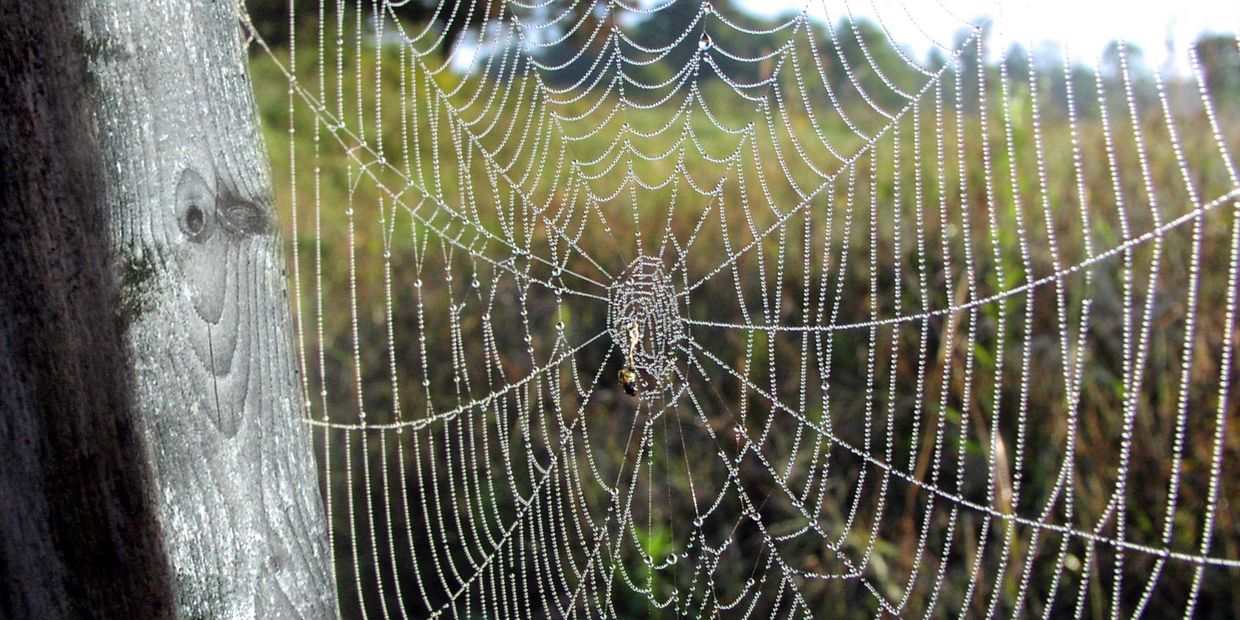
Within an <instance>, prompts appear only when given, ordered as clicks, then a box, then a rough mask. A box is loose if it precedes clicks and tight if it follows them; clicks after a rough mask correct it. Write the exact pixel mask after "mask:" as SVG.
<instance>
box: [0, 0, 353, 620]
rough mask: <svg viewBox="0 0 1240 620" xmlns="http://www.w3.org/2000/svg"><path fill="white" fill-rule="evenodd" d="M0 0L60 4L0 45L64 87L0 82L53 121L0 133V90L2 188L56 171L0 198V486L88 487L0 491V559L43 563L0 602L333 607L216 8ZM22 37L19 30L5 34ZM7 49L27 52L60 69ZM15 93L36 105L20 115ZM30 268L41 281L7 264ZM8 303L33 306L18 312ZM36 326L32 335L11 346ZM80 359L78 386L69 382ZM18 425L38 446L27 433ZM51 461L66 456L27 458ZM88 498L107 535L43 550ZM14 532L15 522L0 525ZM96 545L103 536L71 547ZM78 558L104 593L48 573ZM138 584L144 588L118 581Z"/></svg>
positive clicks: (286, 333)
mask: <svg viewBox="0 0 1240 620" xmlns="http://www.w3.org/2000/svg"><path fill="white" fill-rule="evenodd" d="M3 11H4V17H5V19H4V23H5V28H6V29H8V28H9V23H10V19H9V15H8V14H10V13H11V14H13V15H15V16H18V17H20V18H21V19H24V20H26V21H28V22H29V23H31V24H35V23H36V22H37V20H38V19H43V18H46V16H47V15H48V14H54V15H55V17H57V18H58V19H59V20H60V21H59V22H58V23H59V24H60V26H59V28H60V29H61V30H60V31H58V32H34V31H32V32H31V33H29V34H28V35H27V39H29V40H28V41H17V40H16V39H15V38H14V39H10V36H9V35H8V34H7V33H6V34H5V35H4V37H5V38H4V48H3V51H4V53H5V54H6V55H9V56H13V57H15V58H18V59H19V60H21V58H25V60H26V61H27V62H28V63H32V64H33V65H34V66H37V67H39V68H37V69H36V71H57V70H59V71H62V72H63V74H62V76H61V77H60V78H58V79H57V80H56V82H57V83H58V84H59V83H60V82H64V84H61V86H63V87H64V88H65V89H66V90H65V92H64V93H55V92H54V93H44V95H46V96H43V98H42V100H40V101H39V102H34V103H23V102H21V101H19V99H20V97H21V96H23V94H22V93H12V94H10V93H5V94H4V95H3V96H2V97H3V101H5V104H6V106H7V105H9V104H10V103H13V102H16V103H13V105H14V106H16V107H21V105H25V107H22V108H21V110H19V112H22V111H24V113H26V114H35V115H36V116H38V117H39V118H38V119H36V120H38V121H40V122H41V123H42V124H43V125H49V124H54V123H56V122H64V123H66V126H64V127H60V128H52V129H59V130H60V131H61V134H56V135H59V136H60V142H59V143H56V144H48V145H44V146H42V147H40V148H41V150H40V151H37V152H35V151H32V150H31V148H30V147H31V145H29V144H25V143H22V140H26V139H31V138H30V136H27V135H20V134H18V133H14V132H13V131H12V127H15V126H16V127H25V125H23V122H24V121H26V120H27V119H25V118H22V117H21V116H20V114H17V115H12V116H11V115H10V114H9V111H8V110H5V117H6V118H5V120H4V122H3V126H4V127H5V130H6V132H8V133H6V134H5V135H4V140H5V144H4V146H5V147H6V148H12V149H13V152H14V155H12V156H11V157H9V156H6V159H5V162H6V171H5V174H6V175H7V174H8V172H7V166H8V165H9V162H10V161H19V160H20V162H21V165H22V166H25V169H26V170H28V175H27V177H25V180H24V182H25V183H26V184H27V185H26V186H21V187H19V188H18V189H19V190H21V189H24V190H26V193H27V194H38V193H39V192H40V191H47V187H44V186H45V185H56V184H62V185H63V186H64V187H63V189H64V190H65V191H64V192H61V193H59V194H55V195H49V196H46V197H43V200H44V202H45V203H46V204H35V203H30V204H28V205H26V206H24V207H23V208H21V209H18V210H17V212H16V213H18V214H19V215H21V216H22V217H16V218H10V217H9V215H8V213H7V211H8V207H7V206H6V214H5V216H4V217H0V240H2V241H3V242H4V243H5V244H6V245H5V248H4V250H3V251H0V256H2V260H3V261H4V262H3V263H0V266H3V268H4V270H5V271H4V272H0V276H2V277H0V297H3V298H5V299H4V300H3V301H2V302H0V306H3V307H0V318H2V319H3V321H4V322H3V323H0V325H2V326H3V329H0V375H3V376H0V381H4V383H5V384H7V386H6V387H0V403H3V404H4V405H5V406H6V407H8V406H10V403H13V405H15V406H16V407H18V410H19V412H25V413H24V415H25V416H26V418H24V421H22V420H19V419H18V418H17V417H15V416H11V415H7V414H6V416H5V420H6V423H5V424H4V425H3V426H2V427H0V444H2V445H0V449H3V448H4V447H7V446H14V453H13V454H9V453H8V452H7V451H6V453H5V454H2V455H0V464H3V466H4V469H3V470H0V493H5V492H8V491H13V490H15V489H16V490H18V491H20V490H21V489H20V488H19V487H21V485H22V484H23V483H25V482H27V481H30V483H31V484H33V485H35V486H36V487H37V488H38V489H42V493H43V494H44V496H47V497H50V496H49V495H48V494H49V493H52V492H53V491H57V488H56V487H57V485H78V486H81V487H83V488H86V487H89V489H86V490H90V489H94V491H93V493H94V494H93V495H91V496H90V497H91V498H93V499H94V500H95V501H97V502H98V503H99V506H96V507H93V508H91V509H89V510H87V512H84V513H83V514H82V515H78V516H75V517H73V518H72V519H70V518H67V517H64V516H63V515H61V516H59V517H58V516H57V513H58V511H60V510H61V509H63V508H69V509H71V510H77V509H78V508H79V507H76V506H68V505H64V506H62V505H57V504H56V503H55V501H53V500H55V497H53V498H52V499H51V500H49V499H47V497H44V499H43V500H39V497H38V495H39V491H35V492H33V494H31V493H27V494H26V495H31V496H32V497H33V499H31V500H30V501H31V502H33V503H31V505H30V507H29V510H27V511H25V512H22V511H19V510H18V509H17V508H15V506H18V504H15V503H14V502H10V501H7V500H0V528H4V529H5V531H4V532H3V533H0V536H3V539H2V540H3V541H4V543H3V544H0V554H3V555H2V556H0V566H4V567H6V568H7V567H9V566H13V565H16V564H29V563H31V562H36V563H37V562H40V561H42V560H41V558H46V559H47V561H48V562H50V563H49V564H46V565H45V566H38V567H29V566H27V567H26V570H27V571H29V572H28V573H27V574H29V575H31V580H32V582H33V581H39V580H40V578H41V577H40V575H46V576H48V577H49V579H50V580H51V581H49V582H48V583H42V584H31V585H28V587H27V586H22V587H9V588H0V592H4V593H5V594H4V595H8V593H9V592H10V591H15V592H18V594H17V596H23V597H25V598H24V599H22V600H18V601H14V600H7V599H6V600H0V610H6V611H8V610H23V609H34V610H47V613H36V614H33V615H30V614H25V613H16V612H14V613H13V614H11V615H5V614H4V613H0V615H5V617H14V618H17V617H49V618H55V617H66V616H67V617H78V616H91V615H96V616H98V617H115V618H123V617H134V618H147V617H160V616H166V615H169V612H170V611H172V608H173V607H175V613H176V615H178V616H180V617H184V618H327V617H333V616H335V615H336V606H335V589H334V587H333V584H332V583H331V577H330V575H331V571H330V557H329V554H328V550H327V545H326V540H327V537H326V523H325V520H324V517H323V510H322V503H321V499H320V496H319V491H318V486H317V483H316V477H315V474H314V462H313V455H312V452H311V449H310V442H309V434H308V432H307V429H306V428H305V427H304V426H303V424H302V422H301V417H302V399H303V397H302V396H301V394H300V393H299V389H298V381H297V376H296V366H295V365H294V363H293V362H294V360H293V353H292V346H291V334H290V332H291V329H290V320H289V313H288V308H287V297H286V293H285V276H284V273H283V268H284V262H283V257H282V255H281V247H280V243H279V240H278V239H277V237H276V234H275V233H276V228H277V227H276V226H275V225H274V223H273V221H272V220H273V218H274V208H273V204H272V191H271V181H270V171H269V163H268V160H267V154H266V151H265V149H264V147H263V145H262V141H261V136H260V134H259V131H258V126H257V119H256V114H255V104H254V100H253V97H252V93H251V91H250V82H249V77H248V74H247V70H246V55H245V51H244V46H243V35H242V30H241V28H240V24H239V21H238V12H237V11H238V10H237V6H236V5H235V3H234V2H233V1H232V0H154V1H152V0H76V1H74V0H50V1H42V2H11V3H4V9H3ZM19 14H20V15H19ZM23 23H25V22H23ZM40 27H41V28H43V30H45V31H46V30H48V29H49V28H51V29H52V30H55V27H52V26H46V27H45V26H40ZM45 38H46V39H51V40H53V41H51V43H54V44H49V42H48V41H42V39H45ZM31 41H41V42H38V43H33V47H30V49H29V51H27V50H25V49H23V47H22V46H23V45H25V46H30V45H32V43H31ZM26 53H29V54H34V55H38V54H48V53H50V54H53V55H52V56H51V58H53V59H56V60H57V61H58V62H60V64H62V65H66V66H64V67H60V68H59V69H58V68H57V64H56V63H55V62H53V63H50V65H49V63H47V62H42V61H40V62H36V61H33V60H30V59H29V57H23V56H22V55H23V54H26ZM9 60H10V59H8V58H6V59H5V60H4V62H9ZM5 90H8V89H7V88H5ZM70 91H73V92H70ZM36 94H38V93H36ZM39 106H51V107H49V108H48V111H47V112H46V114H44V113H43V112H39V111H38V110H39ZM31 110H34V111H31ZM44 130H48V128H47V127H44V128H42V129H40V128H39V127H35V128H34V129H32V130H30V131H31V132H33V133H35V134H38V133H39V132H40V131H44ZM62 134H63V135H62ZM40 137H41V136H39V135H35V136H34V139H39V138H40ZM58 148H59V149H62V150H64V151H65V153H66V155H65V157H66V158H67V159H68V162H67V163H65V164H63V165H62V167H63V168H65V169H64V170H63V171H61V172H60V173H58V174H59V175H60V176H59V177H49V176H46V175H47V174H48V173H47V172H46V170H44V169H43V167H42V166H43V164H42V162H41V161H38V158H40V157H48V158H52V159H54V158H55V156H56V155H57V151H56V149H58ZM78 151H81V152H80V153H79V152H78ZM31 156H33V157H35V158H36V161H34V162H31V161H29V160H30V158H31ZM27 186H28V187H27ZM32 188H33V189H32ZM6 189H7V188H6ZM53 189H57V188H55V187H53ZM25 199H26V197H24V196H17V195H16V194H11V193H10V192H7V191H6V197H5V198H4V200H5V201H9V200H25ZM75 200H76V201H81V202H80V203H78V204H75V203H74V201H75ZM42 208H47V209H51V212H50V213H47V214H42V215H41V214H40V212H39V210H40V209H42ZM83 214H85V216H90V217H93V219H90V217H84V216H83ZM72 216H78V217H79V219H82V221H68V220H70V219H72ZM41 218H42V219H41ZM23 237H29V238H23ZM13 244H16V245H13ZM19 246H20V247H19ZM40 251H42V252H46V256H36V255H37V254H38V253H39V252H40ZM31 261H34V262H33V264H31ZM108 267H111V269H110V270H109V269H108ZM39 270H42V271H43V272H46V273H41V274H40V273H34V275H35V276H40V277H43V278H44V280H46V281H40V280H38V279H37V278H34V277H33V276H31V275H30V273H33V272H38V271H39ZM58 270H59V271H58ZM28 272H30V273H28ZM5 287H7V288H5ZM9 291H16V294H17V295H18V296H17V297H13V299H16V300H17V301H14V302H9V295H8V293H9ZM39 295H44V296H45V297H46V300H45V301H44V300H40V299H38V296H39ZM41 303H46V304H47V305H48V307H49V308H51V310H48V309H46V308H41V307H40V304H41ZM22 304H24V305H22ZM23 313H26V314H25V315H29V316H32V317H34V318H31V319H29V320H19V319H21V317H22V316H25V315H23ZM57 313H59V314H57ZM10 316H13V317H18V319H10V318H9V317H10ZM44 341H46V342H47V343H50V344H51V345H52V346H53V348H51V349H50V350H48V351H46V352H44V353H42V354H37V353H34V351H35V349H37V348H38V347H39V346H41V344H40V343H42V342H44ZM40 355H42V357H40ZM75 355H76V356H77V357H74V356H75ZM34 358H37V359H34ZM32 359H33V361H32ZM40 364H42V365H40ZM75 364H84V365H85V367H84V369H83V370H77V371H75V370H74V369H72V368H70V367H69V366H71V365H75ZM28 366H33V367H35V368H36V371H37V372H34V374H33V375H32V374H31V372H32V371H31V370H30V368H29V367H28ZM95 375H101V376H103V378H101V379H99V386H101V387H98V388H94V387H92V386H93V385H94V384H91V383H89V381H90V380H93V379H94V378H95ZM113 375H115V376H113ZM6 379H12V381H6ZM75 407H77V408H80V411H75V412H72V415H69V417H68V418H67V420H68V421H67V422H65V423H66V424H69V423H73V424H78V425H79V426H81V428H76V427H75V428H69V429H65V428H60V427H48V428H44V427H43V426H40V425H41V424H42V425H44V426H47V425H49V423H48V422H47V421H46V420H40V419H36V418H38V417H39V415H40V414H41V413H43V412H46V411H48V410H49V409H54V410H56V411H60V412H62V413H66V412H67V411H68V410H70V409H73V408H75ZM12 420H18V422H17V423H16V424H9V423H8V422H10V421H12ZM97 427H98V428H97ZM135 429H136V430H135ZM40 433H41V434H40ZM95 433H97V434H98V437H95V435H94V434H95ZM139 435H140V436H139ZM49 437H50V438H51V439H49ZM62 440H63V441H62ZM96 440H98V443H95V442H96ZM142 440H144V442H145V447H143V445H142V443H143V441H142ZM37 441H45V442H46V441H51V442H52V445H51V447H50V448H49V447H46V446H38V447H35V448H31V447H30V443H31V442H37ZM75 441H76V442H77V443H76V444H75V443H73V442H75ZM57 442H62V443H64V442H68V443H67V444H66V445H65V446H61V445H60V444H59V443H57ZM66 452H67V453H68V454H67V455H66V454H65V453H66ZM78 452H82V453H84V454H79V453H78ZM55 458H65V459H66V460H64V461H63V462H57V463H55V464H49V463H48V462H47V460H48V459H55ZM109 464H110V465H109ZM105 465H107V466H105ZM70 468H82V469H83V471H82V472H78V474H79V477H80V478H81V479H80V480H79V479H77V478H74V476H73V475H71V474H70V473H66V472H65V471H63V470H66V469H70ZM92 468H93V469H92ZM147 474H149V477H153V479H154V484H153V485H146V483H145V482H144V481H145V480H147V478H143V476H144V475H147ZM49 489H50V491H49ZM69 490H79V489H77V487H74V488H72V489H69ZM83 492H86V491H83ZM79 499H80V498H79ZM147 499H149V500H150V501H149V502H147V501H144V500H147ZM35 500H39V501H42V504H39V503H38V501H35ZM96 513H98V514H96ZM152 513H153V516H154V517H155V518H151V517H152ZM88 518H99V519H102V520H104V523H103V526H101V527H100V528H93V529H89V528H88V531H91V532H96V534H92V535H97V532H99V531H103V532H111V533H112V534H113V535H114V536H115V538H116V540H110V541H104V542H108V543H111V546H109V545H106V544H100V545H99V548H98V549H87V550H81V549H78V550H66V549H64V548H62V546H63V545H64V544H66V541H67V542H68V543H76V542H77V541H79V540H81V539H86V538H87V536H88V535H87V534H80V533H76V532H68V533H65V532H63V531H61V530H58V529H56V528H62V529H63V525H62V524H61V522H66V523H75V522H81V521H82V520H84V519H88ZM122 525H123V527H122ZM40 528H42V529H40ZM48 528H51V530H50V533H49V531H44V530H48ZM26 534H30V535H31V536H33V537H34V538H35V539H36V542H34V543H31V544H30V545H25V546H23V545H14V544H9V543H11V541H12V537H13V536H24V535H26ZM66 536H67V538H65V537H66ZM37 541H43V542H37ZM161 542H162V549H163V552H162V553H161V552H157V551H158V550H159V549H160V547H161V544H160V543H161ZM121 543H123V544H121ZM40 544H42V545H44V547H48V545H50V547H48V548H40V547H39V545H40ZM130 547H131V548H130ZM109 553H111V554H119V556H118V557H105V558H102V559H100V558H94V557H83V556H93V555H107V554H109ZM96 560H97V561H98V563H97V567H98V568H94V569H89V570H106V571H109V572H110V573H111V574H110V575H95V576H96V577H99V578H100V579H104V581H98V580H97V581H95V582H91V583H106V579H105V578H107V577H110V578H111V579H112V580H113V581H114V582H115V584H116V589H115V591H110V592H87V593H83V592H80V590H81V588H82V587H83V586H82V585H81V584H78V583H74V582H72V577H73V576H75V575H78V574H81V573H82V571H84V570H88V569H85V568H82V566H95V565H90V564H89V562H91V561H96ZM56 562H59V564H56ZM82 562H86V564H82V565H80V566H79V563H82ZM40 571H45V573H41V572H40ZM58 583H59V585H57V584H58ZM87 585H90V584H87ZM169 591H171V592H172V593H173V597H174V598H175V600H174V601H172V602H170V601H169V598H170V597H169V596H168V592H169ZM139 592H145V594H143V595H142V596H143V597H145V598H148V599H149V601H146V602H143V601H142V600H136V599H134V598H133V597H134V596H135V593H139ZM97 599H98V600H97ZM96 604H97V605H99V607H98V609H97V610H94V609H92V610H91V611H90V613H81V612H82V607H80V606H81V605H88V607H89V606H93V605H96ZM126 605H130V607H126ZM114 612H115V613H114Z"/></svg>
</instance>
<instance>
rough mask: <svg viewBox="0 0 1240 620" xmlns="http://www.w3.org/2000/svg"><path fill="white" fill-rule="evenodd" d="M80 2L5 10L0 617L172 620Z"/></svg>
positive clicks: (1, 12) (0, 111)
mask: <svg viewBox="0 0 1240 620" xmlns="http://www.w3.org/2000/svg"><path fill="white" fill-rule="evenodd" d="M75 16H76V15H75V14H74V13H72V12H71V11H69V10H67V7H66V3H57V2H52V3H42V2H40V3H34V2H5V3H0V24H3V26H0V618H13V619H19V618H171V617H172V616H173V595H172V589H171V577H170V571H169V567H168V563H167V560H166V556H165V554H164V551H163V547H162V545H161V542H160V537H159V535H160V532H159V525H158V522H157V521H156V518H155V516H156V515H155V508H154V503H153V499H154V496H153V494H152V492H151V490H152V487H151V472H150V470H149V468H148V466H147V461H146V459H145V458H143V448H142V442H141V433H140V430H139V424H138V420H137V417H136V409H135V407H134V403H133V400H132V397H131V390H130V387H131V385H132V383H131V381H130V378H131V377H130V374H129V372H128V368H127V366H126V365H125V363H124V352H123V347H122V337H121V332H122V325H121V323H120V322H119V320H118V319H119V314H118V313H117V312H116V306H117V302H118V300H119V299H120V296H119V290H118V288H117V285H116V281H115V279H114V278H113V276H112V271H111V269H110V268H109V265H110V257H109V249H108V245H109V244H108V242H107V238H106V234H105V230H106V228H105V225H106V217H107V213H106V212H105V209H104V203H103V202H102V200H101V198H102V193H101V188H102V175H101V172H102V169H101V166H102V164H101V160H99V159H98V150H97V149H98V144H97V141H96V140H95V137H96V134H95V132H94V130H93V123H92V121H91V117H90V114H89V112H88V110H87V109H86V108H85V107H84V106H83V105H82V101H83V96H84V88H83V86H84V82H83V79H84V78H85V72H84V68H85V67H84V66H83V64H82V62H81V55H80V54H79V53H78V51H77V50H76V49H75V46H74V44H73V41H74V39H73V37H72V33H73V19H74V18H75Z"/></svg>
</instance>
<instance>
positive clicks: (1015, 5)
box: [736, 0, 1240, 65]
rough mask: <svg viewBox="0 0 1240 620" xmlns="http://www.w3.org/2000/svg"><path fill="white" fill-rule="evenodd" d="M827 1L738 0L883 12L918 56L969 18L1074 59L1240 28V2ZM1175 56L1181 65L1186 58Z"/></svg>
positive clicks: (770, 8)
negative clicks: (1113, 46)
mask: <svg viewBox="0 0 1240 620" xmlns="http://www.w3.org/2000/svg"><path fill="white" fill-rule="evenodd" d="M807 1H808V4H807V3H806V2H807ZM825 4H826V6H825V7H824V0H736V5H737V6H739V7H741V8H743V9H744V10H746V11H748V12H750V13H753V14H755V15H763V16H775V15H779V14H783V13H788V12H796V11H800V10H801V9H802V8H804V7H807V6H808V9H809V13H810V15H811V16H814V17H817V18H819V19H822V18H824V17H826V16H827V15H828V14H829V15H830V18H831V21H832V22H837V21H839V19H840V18H842V17H844V16H845V15H847V11H849V10H851V11H852V14H853V15H854V17H861V16H864V17H866V18H868V19H870V21H877V18H881V20H882V22H883V24H884V25H886V27H887V28H888V30H889V31H890V32H891V35H892V37H893V38H894V39H895V40H896V41H898V42H900V43H901V44H903V45H905V46H906V47H907V48H908V49H910V50H912V51H913V52H914V53H916V54H917V55H918V56H921V57H924V54H925V53H926V52H928V51H929V50H930V49H931V47H932V46H933V45H934V44H933V43H932V42H931V39H934V40H937V41H938V42H939V43H940V44H942V45H945V46H950V45H951V42H952V34H953V33H954V32H955V31H957V30H959V29H960V28H962V27H966V24H965V23H963V22H964V21H976V18H978V17H982V16H989V17H991V18H992V19H994V21H995V25H996V28H995V32H994V34H993V35H992V37H991V39H990V44H991V49H992V50H995V51H998V50H1001V49H1006V48H1007V47H1008V46H1010V45H1011V44H1012V43H1015V42H1019V43H1023V44H1026V45H1028V44H1029V43H1031V42H1032V43H1034V44H1035V45H1037V44H1040V43H1042V42H1044V41H1053V42H1055V43H1064V44H1066V45H1067V46H1068V49H1069V53H1070V54H1071V55H1072V56H1073V57H1074V58H1078V59H1080V60H1084V61H1092V60H1093V59H1096V58H1097V56H1098V54H1099V53H1100V52H1101V51H1102V49H1103V48H1104V46H1105V45H1106V44H1107V43H1108V42H1109V41H1112V40H1115V39H1120V38H1122V39H1124V40H1125V41H1127V42H1129V43H1132V44H1135V45H1137V46H1139V47H1141V49H1142V50H1143V51H1144V52H1145V54H1146V58H1147V59H1149V60H1150V61H1151V62H1152V63H1153V64H1155V65H1163V64H1164V61H1165V60H1166V58H1167V54H1168V49H1167V46H1168V40H1169V39H1170V40H1171V41H1173V42H1174V50H1175V56H1180V52H1182V51H1183V50H1184V49H1186V46H1187V45H1188V44H1189V43H1191V42H1192V40H1193V39H1195V38H1196V37H1197V35H1199V34H1200V33H1202V32H1206V31H1217V32H1229V33H1234V32H1236V31H1238V30H1240V1H1237V0H1127V1H1125V0H1014V1H1010V2H1007V1H1005V2H1002V3H1000V2H997V1H996V0H825ZM1000 4H1001V5H1002V7H1001V8H1000V7H999V6H998V5H1000ZM828 11H829V13H828ZM1173 58H1174V57H1173ZM1173 62H1174V63H1175V64H1176V65H1179V64H1180V62H1181V60H1180V59H1179V58H1174V61H1173Z"/></svg>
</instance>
